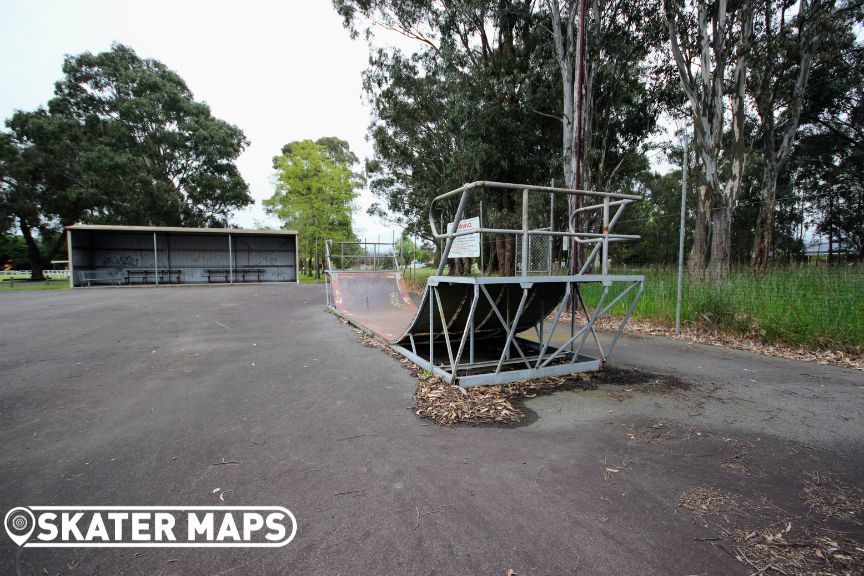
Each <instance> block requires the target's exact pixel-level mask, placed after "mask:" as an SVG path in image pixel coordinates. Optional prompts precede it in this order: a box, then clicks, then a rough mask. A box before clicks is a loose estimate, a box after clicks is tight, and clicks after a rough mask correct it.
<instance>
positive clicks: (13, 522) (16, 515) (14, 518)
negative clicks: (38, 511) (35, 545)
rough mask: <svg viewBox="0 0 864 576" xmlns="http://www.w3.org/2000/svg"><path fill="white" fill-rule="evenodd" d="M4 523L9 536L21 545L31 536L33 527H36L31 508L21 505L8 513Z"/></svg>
mask: <svg viewBox="0 0 864 576" xmlns="http://www.w3.org/2000/svg"><path fill="white" fill-rule="evenodd" d="M3 524H4V525H5V526H6V533H7V534H8V535H9V538H11V539H12V541H13V542H15V543H16V544H18V545H19V546H21V545H23V544H24V543H25V542H26V541H27V539H28V538H29V537H30V534H32V533H33V528H35V527H36V519H35V518H34V517H33V513H32V512H30V510H28V509H27V508H21V507H19V508H13V509H12V510H9V512H7V513H6V518H5V519H4V520H3Z"/></svg>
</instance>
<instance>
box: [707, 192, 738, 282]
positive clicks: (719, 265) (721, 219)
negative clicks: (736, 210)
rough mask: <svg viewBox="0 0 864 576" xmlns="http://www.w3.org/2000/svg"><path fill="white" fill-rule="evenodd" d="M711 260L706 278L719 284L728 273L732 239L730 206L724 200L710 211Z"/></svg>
mask: <svg viewBox="0 0 864 576" xmlns="http://www.w3.org/2000/svg"><path fill="white" fill-rule="evenodd" d="M711 232H712V235H711V262H710V263H709V265H708V279H709V280H712V281H713V282H714V283H715V284H720V283H722V282H723V281H724V280H725V279H726V275H727V274H728V273H729V261H730V256H731V250H730V244H731V240H732V207H731V206H729V205H728V204H726V203H725V202H724V204H723V205H722V206H718V207H717V208H715V209H714V210H713V211H712V212H711Z"/></svg>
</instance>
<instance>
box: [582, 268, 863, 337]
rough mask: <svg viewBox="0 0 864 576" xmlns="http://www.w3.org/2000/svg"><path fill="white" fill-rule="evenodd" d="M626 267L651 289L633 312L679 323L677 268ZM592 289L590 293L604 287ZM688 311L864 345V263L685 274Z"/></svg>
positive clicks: (731, 324) (751, 329) (744, 327)
mask: <svg viewBox="0 0 864 576" xmlns="http://www.w3.org/2000/svg"><path fill="white" fill-rule="evenodd" d="M626 271H627V272H631V273H638V274H644V275H645V292H644V293H643V295H642V298H641V300H640V301H639V303H638V304H637V306H636V309H635V310H634V317H636V318H640V319H645V320H654V321H659V322H661V323H664V324H669V325H673V324H674V322H675V300H676V288H677V269H676V268H675V267H671V266H670V267H658V266H655V267H641V268H639V267H627V268H626ZM594 290H595V291H596V290H597V289H596V288H594ZM586 296H587V297H588V299H589V300H591V298H592V297H595V298H596V296H599V293H598V294H597V295H595V294H590V293H589V294H586ZM612 313H613V314H621V313H623V310H615V309H613V312H612ZM681 317H682V322H684V323H685V324H689V325H691V326H701V327H707V328H717V329H721V330H726V331H731V332H735V333H738V334H743V335H746V336H750V337H753V338H755V339H757V340H762V341H765V342H786V343H789V344H795V345H802V346H808V347H814V348H838V347H839V348H842V349H850V350H856V349H857V350H861V349H862V348H864V265H861V264H857V265H838V266H819V267H816V266H807V265H802V266H786V267H777V268H773V269H771V270H769V271H768V272H766V273H763V274H754V273H753V272H752V271H751V270H750V269H749V268H734V269H733V270H732V271H731V272H730V274H729V276H728V278H727V279H726V281H725V282H723V283H722V284H720V285H716V284H714V283H711V282H690V281H689V280H688V279H687V277H686V274H685V279H684V284H683V298H682V307H681Z"/></svg>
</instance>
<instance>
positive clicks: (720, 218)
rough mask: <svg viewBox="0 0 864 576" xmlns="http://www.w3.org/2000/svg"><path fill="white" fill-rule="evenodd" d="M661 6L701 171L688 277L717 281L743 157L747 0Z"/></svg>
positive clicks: (749, 29) (727, 252) (725, 265)
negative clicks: (727, 103) (687, 103)
mask: <svg viewBox="0 0 864 576" xmlns="http://www.w3.org/2000/svg"><path fill="white" fill-rule="evenodd" d="M664 12H665V15H666V22H667V27H668V35H669V45H670V49H671V52H672V57H673V59H674V62H675V68H676V70H677V72H678V76H679V79H680V82H681V87H682V88H683V90H684V92H685V94H686V95H687V100H688V102H689V104H690V111H691V114H692V119H693V131H694V134H695V142H694V146H695V149H696V150H697V152H698V158H699V164H698V166H699V169H700V176H701V182H700V186H699V194H698V196H697V214H696V215H697V217H696V229H695V232H694V237H693V247H692V248H691V250H690V259H689V261H688V269H689V272H690V275H691V277H692V278H694V279H697V280H698V279H703V278H708V279H710V280H713V281H714V282H717V283H719V282H722V281H723V280H724V279H725V277H726V274H727V273H728V271H729V263H730V256H731V249H730V244H731V230H732V226H731V224H732V210H733V208H734V206H735V203H736V201H737V199H738V195H739V192H740V190H741V184H742V181H743V177H744V170H745V165H746V159H747V144H746V139H745V137H746V131H745V114H746V102H745V97H746V88H747V77H748V71H749V68H750V65H751V57H752V54H751V52H752V39H753V4H752V3H750V2H742V3H740V4H735V5H733V6H732V8H731V9H729V6H727V1H726V0H716V1H712V2H709V1H708V0H695V1H694V2H693V3H692V5H681V4H679V3H677V2H674V1H673V0H664ZM682 21H683V22H682ZM682 24H683V25H682ZM727 87H728V88H727ZM727 96H728V98H729V101H730V102H729V115H728V116H727V114H726V99H727ZM727 122H728V124H729V128H730V132H731V138H730V141H729V143H728V144H727V143H726V142H725V141H724V136H725V134H726V132H725V129H726V126H727ZM709 240H710V245H709Z"/></svg>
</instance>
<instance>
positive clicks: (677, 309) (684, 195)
mask: <svg viewBox="0 0 864 576" xmlns="http://www.w3.org/2000/svg"><path fill="white" fill-rule="evenodd" d="M683 144H684V159H683V162H682V164H681V224H680V225H679V226H678V299H677V301H676V304H675V333H676V334H681V288H682V282H683V280H684V216H685V214H686V213H687V161H688V157H687V134H686V133H685V134H684V140H683Z"/></svg>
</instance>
